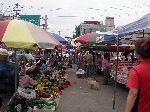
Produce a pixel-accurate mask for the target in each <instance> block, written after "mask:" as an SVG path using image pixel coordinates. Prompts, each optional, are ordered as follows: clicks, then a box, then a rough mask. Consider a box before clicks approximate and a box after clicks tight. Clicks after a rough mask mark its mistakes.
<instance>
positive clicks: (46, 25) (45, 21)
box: [44, 15, 48, 30]
mask: <svg viewBox="0 0 150 112" xmlns="http://www.w3.org/2000/svg"><path fill="white" fill-rule="evenodd" d="M44 20H45V30H47V29H48V28H47V26H48V25H47V20H48V18H47V15H45V19H44Z"/></svg>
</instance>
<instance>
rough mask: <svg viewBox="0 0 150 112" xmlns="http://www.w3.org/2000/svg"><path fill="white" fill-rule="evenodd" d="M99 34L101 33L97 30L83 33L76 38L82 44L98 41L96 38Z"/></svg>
mask: <svg viewBox="0 0 150 112" xmlns="http://www.w3.org/2000/svg"><path fill="white" fill-rule="evenodd" d="M98 35H99V34H98V33H96V32H92V33H87V34H84V35H81V36H80V37H78V38H77V39H76V40H75V42H79V43H81V44H86V43H89V42H92V43H96V38H97V37H98Z"/></svg>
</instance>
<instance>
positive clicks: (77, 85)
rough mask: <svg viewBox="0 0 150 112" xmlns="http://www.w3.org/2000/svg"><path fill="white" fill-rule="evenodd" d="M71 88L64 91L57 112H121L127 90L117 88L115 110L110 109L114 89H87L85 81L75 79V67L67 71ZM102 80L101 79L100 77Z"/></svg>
mask: <svg viewBox="0 0 150 112" xmlns="http://www.w3.org/2000/svg"><path fill="white" fill-rule="evenodd" d="M67 72H68V74H69V76H68V80H70V81H71V83H72V86H71V87H69V88H67V89H65V91H64V93H63V95H62V97H61V99H60V102H59V105H58V108H57V112H123V110H124V106H125V101H126V97H127V93H128V92H127V90H126V89H125V88H123V87H121V86H118V87H117V94H116V96H117V97H116V109H115V110H113V109H112V98H113V90H114V87H113V86H112V85H105V86H104V85H101V90H99V91H96V90H92V89H89V87H88V85H87V81H86V79H79V78H76V75H75V72H76V67H75V66H73V68H71V69H68V70H67ZM100 79H101V80H102V77H100Z"/></svg>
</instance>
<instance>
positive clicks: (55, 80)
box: [8, 69, 71, 112]
mask: <svg viewBox="0 0 150 112" xmlns="http://www.w3.org/2000/svg"><path fill="white" fill-rule="evenodd" d="M47 73H48V74H47ZM47 73H46V75H45V74H37V76H36V77H35V80H33V79H32V78H31V77H29V76H28V75H25V76H23V77H22V79H20V86H19V87H18V90H17V92H16V93H15V94H14V95H13V97H12V98H11V99H10V102H9V104H8V105H9V106H10V110H15V111H16V112H22V110H27V111H25V112H33V111H34V112H56V108H57V106H58V104H59V100H60V98H61V95H62V92H63V90H64V89H65V88H67V87H69V86H71V84H70V82H69V81H67V79H66V78H67V77H66V72H65V71H62V70H55V69H50V71H49V72H47ZM23 112H24V111H23Z"/></svg>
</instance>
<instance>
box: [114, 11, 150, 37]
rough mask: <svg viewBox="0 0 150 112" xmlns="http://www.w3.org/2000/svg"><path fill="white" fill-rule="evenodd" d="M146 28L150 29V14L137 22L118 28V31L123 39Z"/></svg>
mask: <svg viewBox="0 0 150 112" xmlns="http://www.w3.org/2000/svg"><path fill="white" fill-rule="evenodd" d="M146 28H150V13H148V14H146V15H145V16H143V17H142V18H140V19H138V20H137V21H134V22H132V23H129V24H127V25H124V26H120V27H117V28H116V30H117V31H118V36H119V37H123V36H127V35H132V34H134V33H135V32H138V31H141V30H144V29H146Z"/></svg>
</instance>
